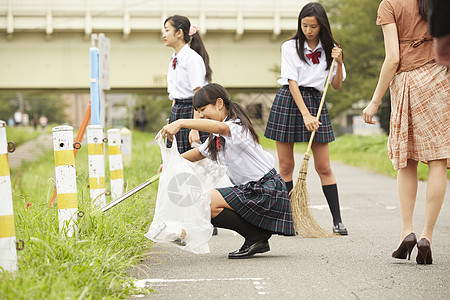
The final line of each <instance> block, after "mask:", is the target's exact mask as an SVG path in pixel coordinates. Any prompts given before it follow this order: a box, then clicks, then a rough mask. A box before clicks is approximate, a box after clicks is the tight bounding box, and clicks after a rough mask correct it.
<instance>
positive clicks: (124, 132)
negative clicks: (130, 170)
mask: <svg viewBox="0 0 450 300" xmlns="http://www.w3.org/2000/svg"><path fill="white" fill-rule="evenodd" d="M120 136H121V137H122V141H123V143H122V159H123V165H124V166H129V165H130V163H131V148H132V147H131V144H132V137H131V130H129V129H128V128H126V127H124V128H122V129H121V130H120Z"/></svg>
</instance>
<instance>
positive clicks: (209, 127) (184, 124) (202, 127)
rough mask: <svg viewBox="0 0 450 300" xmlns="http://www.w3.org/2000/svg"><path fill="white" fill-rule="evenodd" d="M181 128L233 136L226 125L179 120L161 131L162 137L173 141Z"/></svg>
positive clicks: (197, 120)
mask: <svg viewBox="0 0 450 300" xmlns="http://www.w3.org/2000/svg"><path fill="white" fill-rule="evenodd" d="M181 128H189V129H195V130H199V131H205V132H210V133H217V134H220V135H224V136H231V132H230V127H228V125H227V124H226V123H223V122H219V121H215V120H206V119H178V120H176V121H175V122H172V123H170V124H168V125H166V126H164V127H163V128H162V129H161V135H162V136H165V135H167V138H168V139H169V140H170V141H172V140H173V136H174V135H175V134H176V133H177V132H178V131H180V129H181Z"/></svg>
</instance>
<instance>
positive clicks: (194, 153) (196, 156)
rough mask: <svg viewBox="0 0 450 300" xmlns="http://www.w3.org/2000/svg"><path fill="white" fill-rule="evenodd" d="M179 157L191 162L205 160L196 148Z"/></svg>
mask: <svg viewBox="0 0 450 300" xmlns="http://www.w3.org/2000/svg"><path fill="white" fill-rule="evenodd" d="M181 156H183V158H185V159H187V160H189V161H192V162H195V161H199V160H202V159H204V158H205V157H204V156H203V154H202V153H201V152H200V150H199V149H198V148H195V149H191V150H189V151H186V152H184V153H183V154H181Z"/></svg>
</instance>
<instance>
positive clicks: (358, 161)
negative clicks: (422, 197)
mask: <svg viewBox="0 0 450 300" xmlns="http://www.w3.org/2000/svg"><path fill="white" fill-rule="evenodd" d="M387 140H388V137H387V136H386V135H374V136H359V135H343V136H340V137H339V138H337V139H336V141H335V142H333V143H331V144H330V156H331V159H332V160H337V161H341V162H343V163H345V164H349V165H352V166H356V167H359V168H363V169H367V170H371V171H374V172H377V173H380V174H383V175H388V176H392V177H397V171H395V170H394V168H393V166H392V163H391V161H390V159H389V156H388V153H387ZM417 173H418V178H419V180H427V178H428V166H427V165H426V164H424V163H419V166H418V169H417ZM447 178H449V179H450V170H448V171H447Z"/></svg>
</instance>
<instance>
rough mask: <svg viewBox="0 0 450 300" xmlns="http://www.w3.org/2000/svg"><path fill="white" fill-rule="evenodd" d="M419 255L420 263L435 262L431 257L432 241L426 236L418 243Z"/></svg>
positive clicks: (418, 260)
mask: <svg viewBox="0 0 450 300" xmlns="http://www.w3.org/2000/svg"><path fill="white" fill-rule="evenodd" d="M417 250H419V251H418V253H417V257H416V262H417V263H418V264H419V265H431V264H432V263H433V258H432V257H431V248H430V242H429V241H428V240H427V239H426V238H422V239H420V241H419V242H418V243H417Z"/></svg>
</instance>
